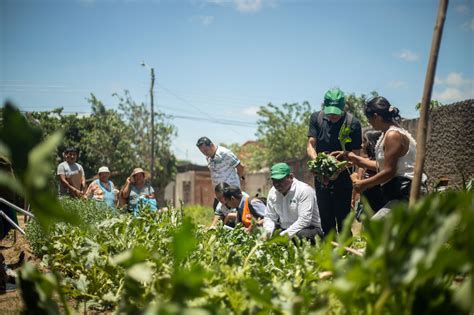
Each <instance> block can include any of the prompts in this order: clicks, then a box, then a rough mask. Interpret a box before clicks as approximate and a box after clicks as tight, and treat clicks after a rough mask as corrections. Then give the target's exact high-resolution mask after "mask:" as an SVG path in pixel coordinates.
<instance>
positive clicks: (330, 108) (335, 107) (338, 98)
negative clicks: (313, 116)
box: [324, 89, 345, 115]
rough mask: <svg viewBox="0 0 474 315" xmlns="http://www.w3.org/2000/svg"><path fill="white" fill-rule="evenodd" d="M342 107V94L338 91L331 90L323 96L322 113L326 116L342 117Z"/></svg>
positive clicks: (343, 104) (343, 103) (343, 102)
mask: <svg viewBox="0 0 474 315" xmlns="http://www.w3.org/2000/svg"><path fill="white" fill-rule="evenodd" d="M344 106H345V101H344V93H343V92H342V91H341V90H340V89H332V90H329V91H327V92H326V94H324V113H325V114H326V115H342V113H343V112H344Z"/></svg>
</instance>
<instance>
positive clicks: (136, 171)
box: [130, 167, 145, 177]
mask: <svg viewBox="0 0 474 315" xmlns="http://www.w3.org/2000/svg"><path fill="white" fill-rule="evenodd" d="M138 173H143V176H145V171H144V170H143V169H142V168H140V167H137V168H135V169H133V172H132V175H130V176H132V177H133V176H135V175H137V174H138Z"/></svg>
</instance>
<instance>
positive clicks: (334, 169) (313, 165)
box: [308, 152, 347, 182]
mask: <svg viewBox="0 0 474 315" xmlns="http://www.w3.org/2000/svg"><path fill="white" fill-rule="evenodd" d="M346 164H347V161H338V160H337V159H336V158H335V157H334V156H332V155H329V154H326V153H324V152H320V153H318V155H317V156H316V159H315V160H311V161H308V168H309V170H310V171H311V172H313V173H315V174H317V176H318V177H319V179H320V181H321V182H324V181H325V180H326V181H327V179H330V178H334V176H336V175H337V173H338V171H339V170H340V169H341V168H343V167H344V166H346Z"/></svg>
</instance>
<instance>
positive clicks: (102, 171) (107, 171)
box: [97, 166, 110, 174]
mask: <svg viewBox="0 0 474 315" xmlns="http://www.w3.org/2000/svg"><path fill="white" fill-rule="evenodd" d="M97 173H98V174H100V173H110V171H109V168H108V167H107V166H102V167H101V168H99V171H98V172H97Z"/></svg>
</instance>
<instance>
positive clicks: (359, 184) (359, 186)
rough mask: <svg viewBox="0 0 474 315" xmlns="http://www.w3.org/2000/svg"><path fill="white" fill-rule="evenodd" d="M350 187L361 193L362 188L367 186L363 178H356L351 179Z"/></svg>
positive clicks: (364, 188)
mask: <svg viewBox="0 0 474 315" xmlns="http://www.w3.org/2000/svg"><path fill="white" fill-rule="evenodd" d="M352 189H354V191H356V192H358V193H361V192H363V191H364V190H366V189H367V187H366V186H365V183H364V181H363V180H359V179H356V180H353V181H352Z"/></svg>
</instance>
